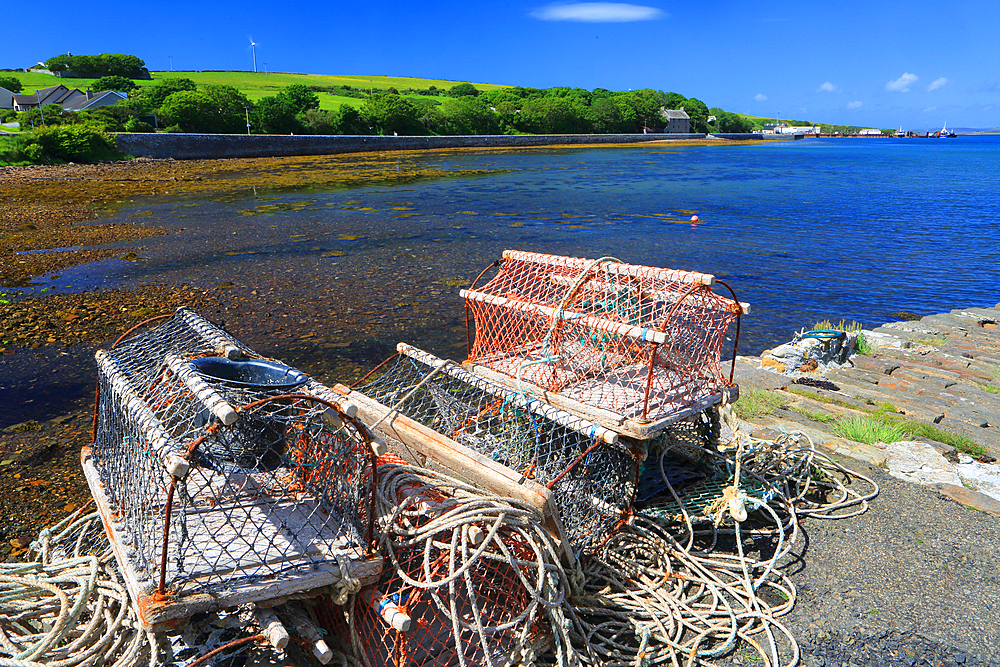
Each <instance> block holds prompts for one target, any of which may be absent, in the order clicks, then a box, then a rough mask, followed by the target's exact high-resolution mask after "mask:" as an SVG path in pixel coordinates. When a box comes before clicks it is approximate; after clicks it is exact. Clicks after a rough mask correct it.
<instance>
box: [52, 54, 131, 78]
mask: <svg viewBox="0 0 1000 667" xmlns="http://www.w3.org/2000/svg"><path fill="white" fill-rule="evenodd" d="M44 64H45V68H46V69H48V70H49V71H50V72H73V73H74V74H76V75H78V76H80V77H82V78H85V79H96V78H98V77H102V76H123V77H126V78H129V79H148V78H149V70H147V69H146V63H145V62H143V60H142V59H140V58H138V57H136V56H130V55H128V54H125V53H102V54H101V55H98V56H74V55H70V54H66V55H60V56H53V57H52V58H49V59H48V60H46V61H45V63H44Z"/></svg>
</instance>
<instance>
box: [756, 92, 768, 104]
mask: <svg viewBox="0 0 1000 667" xmlns="http://www.w3.org/2000/svg"><path fill="white" fill-rule="evenodd" d="M753 101H754V102H766V101H767V95H765V94H764V93H757V94H756V95H754V96H753Z"/></svg>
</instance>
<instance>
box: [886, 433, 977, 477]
mask: <svg viewBox="0 0 1000 667" xmlns="http://www.w3.org/2000/svg"><path fill="white" fill-rule="evenodd" d="M885 454H886V466H887V467H888V468H889V474H890V475H892V476H893V477H895V478H897V479H902V480H904V481H907V482H913V483H915V484H953V485H961V484H962V479H961V478H960V477H959V476H958V473H957V472H955V468H954V466H953V465H952V464H951V463H950V462H949V461H948V460H947V459H946V458H945V457H943V456H941V454H939V453H938V451H937V450H936V449H934V448H933V447H931V446H930V445H929V444H927V443H925V442H919V441H915V440H903V441H900V442H893V443H889V444H888V445H887V446H886V448H885Z"/></svg>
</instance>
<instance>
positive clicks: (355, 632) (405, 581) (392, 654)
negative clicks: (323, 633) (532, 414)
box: [318, 454, 565, 667]
mask: <svg viewBox="0 0 1000 667" xmlns="http://www.w3.org/2000/svg"><path fill="white" fill-rule="evenodd" d="M377 514H378V522H379V526H380V533H381V540H380V551H381V552H382V553H383V554H384V555H385V556H386V569H385V571H384V572H383V574H382V577H381V579H380V580H379V582H378V583H377V584H375V585H372V586H368V587H365V588H363V589H362V590H361V591H360V592H359V593H358V594H357V595H355V596H353V597H352V599H351V600H350V602H349V604H348V605H347V606H346V607H345V608H344V609H343V611H340V610H338V609H334V608H332V606H331V605H328V604H325V605H324V604H321V605H320V609H319V610H318V611H319V612H320V613H319V614H318V615H319V617H320V620H321V622H323V623H324V625H325V626H326V627H327V629H328V630H329V631H331V632H333V633H335V634H337V635H339V636H340V637H342V638H343V643H344V645H346V646H350V647H351V649H352V652H353V653H354V655H355V656H356V657H357V658H358V659H359V661H360V662H361V663H362V664H364V665H366V666H367V667H381V666H382V665H395V666H397V667H404V666H405V667H411V666H414V667H415V666H418V665H484V666H487V665H492V666H494V667H503V666H506V665H510V664H514V663H517V664H523V661H524V659H525V658H526V657H529V656H530V653H526V652H530V651H531V650H533V649H535V648H538V647H540V646H541V645H542V644H544V643H545V642H546V641H547V637H548V635H549V634H550V633H549V628H548V624H547V621H546V612H547V611H549V610H550V609H552V608H554V607H556V606H558V604H559V602H560V601H561V600H562V598H563V596H564V595H565V591H564V589H563V584H564V582H563V581H562V580H561V579H560V577H559V576H558V575H559V572H560V570H559V569H558V568H556V567H555V566H554V563H555V562H556V561H557V559H558V555H557V552H556V547H555V545H554V543H553V542H552V540H551V538H550V537H549V536H548V534H547V532H546V530H545V528H544V527H543V526H542V524H541V521H542V517H541V516H540V515H538V514H537V513H535V512H534V511H532V509H531V508H529V507H527V506H525V505H523V504H519V503H518V502H517V501H514V500H512V499H499V498H495V497H493V498H487V497H484V496H483V495H482V494H481V493H480V492H477V491H476V490H474V489H472V488H471V487H468V486H466V485H464V484H462V483H461V482H459V481H458V480H451V479H449V478H447V477H445V476H442V475H440V474H435V473H432V472H430V471H427V470H421V469H417V468H414V467H411V466H408V465H406V464H405V461H403V460H402V459H400V458H398V457H395V456H394V455H392V454H389V455H387V456H383V457H382V459H381V460H380V465H379V491H378V510H377ZM324 607H325V608H324Z"/></svg>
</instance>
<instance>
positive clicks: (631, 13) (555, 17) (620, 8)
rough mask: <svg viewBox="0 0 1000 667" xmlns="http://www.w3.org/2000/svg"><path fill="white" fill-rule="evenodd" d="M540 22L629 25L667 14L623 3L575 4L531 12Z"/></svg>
mask: <svg viewBox="0 0 1000 667" xmlns="http://www.w3.org/2000/svg"><path fill="white" fill-rule="evenodd" d="M531 16H533V17H534V18H536V19H540V20H542V21H578V22H581V23H630V22H632V21H652V20H655V19H660V18H666V17H667V16H668V14H665V13H664V12H663V11H661V10H659V9H657V8H656V7H646V6H643V5H630V4H628V3H624V2H576V3H573V4H569V5H548V6H546V7H540V8H539V9H536V10H534V11H533V12H531Z"/></svg>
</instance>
